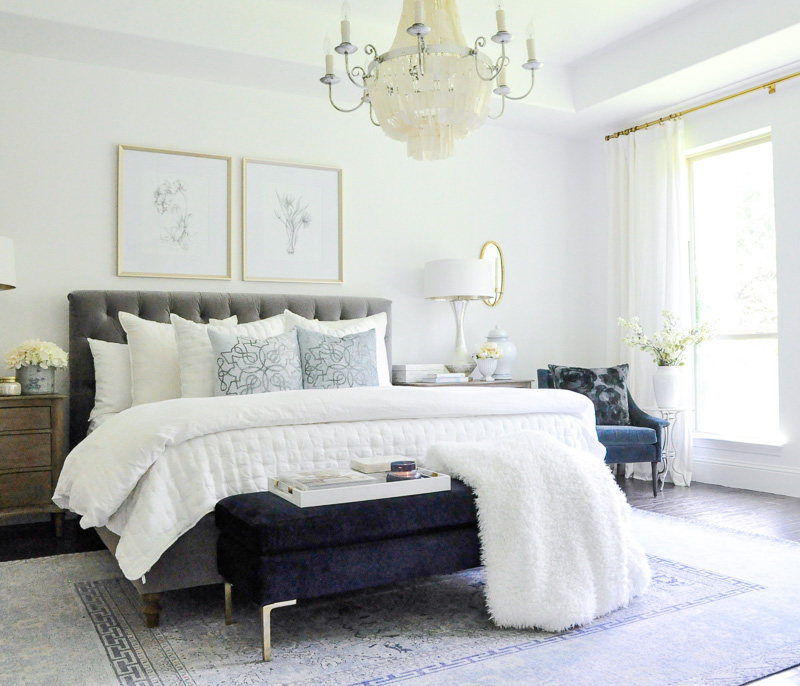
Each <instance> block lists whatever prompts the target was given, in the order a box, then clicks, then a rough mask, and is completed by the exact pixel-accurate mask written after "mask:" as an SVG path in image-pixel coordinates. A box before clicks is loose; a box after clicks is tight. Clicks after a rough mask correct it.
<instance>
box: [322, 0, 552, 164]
mask: <svg viewBox="0 0 800 686" xmlns="http://www.w3.org/2000/svg"><path fill="white" fill-rule="evenodd" d="M496 17H497V33H495V34H494V35H493V36H492V40H493V41H494V42H495V43H497V44H498V45H499V46H500V50H501V55H500V57H498V58H497V60H495V61H492V60H491V59H490V58H489V56H488V55H486V54H485V53H483V52H481V50H480V49H481V48H483V47H484V46H485V45H486V38H484V37H483V36H480V37H479V38H477V39H476V40H475V43H474V46H473V47H469V46H468V45H467V41H466V39H465V38H464V33H463V31H462V29H461V18H460V16H459V13H458V6H457V5H456V0H404V2H403V10H402V13H401V15H400V24H399V26H398V28H397V35H396V36H395V39H394V43H393V44H392V48H391V50H389V51H388V52H385V53H383V54H379V53H378V51H377V49H376V48H375V46H373V45H371V44H368V45H366V46H365V47H364V52H365V53H366V54H367V55H368V56H369V57H371V58H372V60H371V62H370V63H369V65H368V66H367V67H366V68H363V67H359V66H354V67H351V66H350V56H351V55H352V54H354V53H355V52H356V51H357V50H358V48H357V47H356V46H355V45H353V44H352V43H351V42H350V41H351V26H350V4H349V3H348V2H345V3H344V5H342V22H341V30H342V42H341V43H340V44H339V45H337V46H336V47H335V48H333V49H334V50H335V51H336V52H337V53H338V54H340V55H343V56H344V67H345V72H346V74H347V78H348V80H349V81H350V82H351V83H353V85H355V86H356V87H358V88H359V89H361V91H362V94H361V101H360V102H359V103H358V105H356V106H355V107H352V108H350V109H346V108H341V107H339V106H337V105H336V103H335V102H334V101H333V86H334V85H335V84H337V83H339V81H340V79H339V78H338V77H337V76H336V75H335V74H334V67H333V53H332V52H331V49H330V44H329V41H328V40H327V39H326V46H325V76H323V77H322V78H321V79H320V81H321V82H322V83H323V84H325V85H327V86H328V98H329V99H330V102H331V105H333V107H334V108H335V109H337V110H338V111H339V112H354V111H355V110H357V109H359V108H360V107H362V106H363V105H364V104H369V110H370V120H371V121H372V123H373V124H374V125H375V126H379V127H381V128H382V129H383V131H384V133H385V134H386V135H387V136H389V138H392V139H394V140H398V141H403V142H405V143H406V144H407V146H408V156H409V157H412V158H414V159H415V160H443V159H447V158H448V157H452V156H453V155H454V154H455V143H454V141H455V140H456V139H461V138H466V137H467V136H468V135H469V134H470V133H472V132H473V131H475V130H476V129H478V128H480V127H481V126H482V125H483V124H484V123H485V122H486V119H487V118H491V119H498V118H499V117H501V116H502V115H503V113H504V112H505V105H506V100H522V99H523V98H526V97H528V95H530V94H531V92H532V91H533V86H534V81H535V76H534V75H535V72H536V70H537V69H539V68H540V67H541V66H542V63H541V62H539V60H537V59H536V43H535V41H534V38H533V22H531V23H529V24H528V31H527V42H526V45H527V50H528V60H527V61H526V62H525V63H524V64H523V65H522V68H523V69H525V70H527V71H529V72H530V74H531V85H530V88H528V91H527V92H526V93H525V94H523V95H519V96H512V95H511V88H510V87H509V85H508V72H507V68H508V67H509V66H510V64H511V59H510V58H509V57H508V55H507V54H506V45H507V44H508V43H510V42H511V41H512V39H513V36H512V35H511V34H510V33H509V32H508V29H507V24H506V12H505V10H504V9H503V6H502V2H501V1H500V0H498V1H497V13H496ZM492 84H495V87H494V88H492ZM492 92H494V93H495V94H497V95H499V96H500V98H501V108H500V112H499V114H497V115H496V116H492V115H489V101H490V100H491V95H492Z"/></svg>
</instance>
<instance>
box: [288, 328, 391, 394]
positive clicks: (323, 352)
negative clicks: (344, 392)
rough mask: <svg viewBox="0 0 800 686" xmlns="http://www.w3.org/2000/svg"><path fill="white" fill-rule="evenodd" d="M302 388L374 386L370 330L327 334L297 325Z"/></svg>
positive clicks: (375, 374)
mask: <svg viewBox="0 0 800 686" xmlns="http://www.w3.org/2000/svg"><path fill="white" fill-rule="evenodd" d="M296 331H297V339H298V341H299V343H300V363H301V366H302V370H303V388H357V387H359V386H377V385H378V359H377V355H376V351H375V348H376V345H375V340H376V339H375V331H374V330H373V329H371V330H369V331H364V332H362V333H353V334H349V335H347V336H342V337H341V338H340V337H339V336H328V335H326V334H323V333H317V332H316V331H308V330H306V329H301V328H298V329H296Z"/></svg>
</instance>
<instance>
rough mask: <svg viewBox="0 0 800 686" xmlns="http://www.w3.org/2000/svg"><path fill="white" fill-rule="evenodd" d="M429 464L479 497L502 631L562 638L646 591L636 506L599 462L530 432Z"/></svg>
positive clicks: (456, 449)
mask: <svg viewBox="0 0 800 686" xmlns="http://www.w3.org/2000/svg"><path fill="white" fill-rule="evenodd" d="M425 462H426V466H427V467H429V468H431V469H435V470H439V471H442V472H445V473H447V474H450V475H452V476H456V477H458V478H459V479H461V480H462V481H464V482H465V483H466V484H468V485H469V486H471V487H472V488H473V490H474V491H475V494H476V496H477V498H476V500H477V506H478V528H479V532H480V537H481V549H482V552H481V555H482V559H483V564H484V565H485V575H486V602H487V605H488V608H489V613H490V615H491V617H492V619H493V620H494V622H495V623H496V624H497V625H498V626H502V627H514V628H532V627H536V628H540V629H545V630H547V631H563V630H565V629H569V628H571V627H574V626H578V625H581V624H586V623H587V622H590V621H591V620H593V619H595V618H597V617H600V616H602V615H605V614H607V613H609V612H612V611H614V610H616V609H618V608H621V607H626V606H627V605H628V604H629V603H630V601H631V599H632V598H633V597H634V596H636V595H640V594H641V593H643V592H644V591H645V589H646V588H647V587H648V586H649V584H650V567H649V565H648V563H647V558H646V557H645V554H644V551H643V550H642V548H641V546H640V545H639V543H638V541H636V540H635V539H634V537H633V535H632V533H631V528H630V506H629V505H628V503H627V501H626V499H625V496H624V494H623V493H622V491H620V490H619V488H618V487H617V485H616V483H615V482H614V478H613V476H612V475H611V472H610V470H609V469H608V467H607V466H606V465H605V464H604V463H603V461H602V460H601V459H599V458H597V457H595V456H593V455H590V454H589V453H584V452H582V451H580V450H575V449H574V448H570V447H568V446H566V445H564V444H563V443H561V442H559V441H557V440H556V439H555V438H553V437H552V436H549V435H548V434H546V433H542V432H538V431H528V432H524V433H519V434H514V435H512V436H507V437H505V438H502V439H499V440H494V441H485V442H480V443H440V444H438V445H435V446H433V447H432V448H431V449H430V450H429V451H428V455H427V458H426V461H425Z"/></svg>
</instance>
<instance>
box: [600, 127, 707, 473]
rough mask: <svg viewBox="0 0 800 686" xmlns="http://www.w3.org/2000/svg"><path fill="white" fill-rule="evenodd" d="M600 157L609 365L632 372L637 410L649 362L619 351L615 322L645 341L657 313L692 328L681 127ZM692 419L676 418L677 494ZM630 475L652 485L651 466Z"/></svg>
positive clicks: (686, 383) (687, 403)
mask: <svg viewBox="0 0 800 686" xmlns="http://www.w3.org/2000/svg"><path fill="white" fill-rule="evenodd" d="M606 153H607V155H606V158H607V163H608V179H609V192H610V219H611V232H610V239H611V240H610V244H609V251H610V256H611V259H610V276H609V284H610V287H609V288H610V293H609V295H610V297H609V313H608V322H609V338H608V350H609V354H610V360H613V359H615V358H620V359H621V360H622V361H625V362H628V363H629V364H630V376H629V384H630V389H631V395H632V396H633V398H634V400H635V401H636V403H637V404H638V405H639V406H640V407H653V406H655V397H654V395H653V374H654V372H655V368H656V366H655V362H653V360H652V358H651V357H650V355H649V354H647V353H643V352H641V351H639V350H633V349H631V348H628V347H627V346H625V345H624V344H623V343H621V340H620V339H621V338H622V336H623V335H624V332H623V331H622V329H621V328H620V327H619V326H617V317H623V318H625V319H630V318H631V317H635V316H638V317H639V319H640V321H641V323H642V326H643V327H644V330H645V333H646V334H648V335H650V336H652V334H653V333H654V332H655V331H657V330H659V329H661V327H662V325H663V322H662V317H661V313H662V311H663V310H670V311H671V312H673V313H675V314H676V315H677V316H678V317H679V318H680V320H681V324H683V325H689V324H690V323H691V322H692V310H691V296H690V291H691V287H690V270H689V269H690V266H689V229H688V215H687V211H686V162H685V158H684V147H683V122H682V121H680V120H673V121H668V122H665V123H664V124H663V125H659V126H653V127H651V128H649V129H646V130H642V131H637V132H635V133H632V134H630V135H628V136H620V137H619V138H613V139H611V140H610V141H608V142H607V144H606ZM689 357H691V355H689ZM681 369H682V372H683V373H682V379H681V382H682V398H681V405H682V406H684V407H691V402H692V395H693V393H692V374H691V359H689V360H687V365H686V366H685V367H682V368H681ZM654 414H656V413H654ZM656 416H658V415H657V414H656ZM692 417H693V415H692V413H691V412H684V413H682V414H681V415H679V416H678V420H677V421H676V425H675V427H673V440H674V445H675V449H676V450H677V457H676V459H675V461H674V463H673V465H672V469H673V471H672V480H673V482H674V483H675V484H677V485H679V486H688V485H689V484H690V483H691V480H692V455H691V427H692V425H693V420H692ZM631 473H632V474H633V475H634V476H636V477H640V478H650V476H651V475H650V465H649V464H648V465H635V467H634V468H629V472H628V474H629V475H630V474H631Z"/></svg>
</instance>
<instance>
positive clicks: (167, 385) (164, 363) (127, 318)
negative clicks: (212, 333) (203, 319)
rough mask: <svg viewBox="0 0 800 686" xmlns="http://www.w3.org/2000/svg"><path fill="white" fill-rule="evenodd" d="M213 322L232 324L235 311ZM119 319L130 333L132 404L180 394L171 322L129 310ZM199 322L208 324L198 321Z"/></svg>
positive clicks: (179, 380)
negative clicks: (147, 317)
mask: <svg viewBox="0 0 800 686" xmlns="http://www.w3.org/2000/svg"><path fill="white" fill-rule="evenodd" d="M211 321H212V322H214V323H215V324H218V325H222V326H233V325H235V324H236V322H237V321H238V318H237V317H236V316H235V315H234V316H233V317H228V318H227V319H222V320H216V319H212V320H211ZM119 323H120V324H122V328H123V329H125V333H126V334H128V347H129V348H130V357H131V363H130V364H131V399H132V403H131V404H132V405H133V406H135V405H144V404H146V403H156V402H159V401H160V400H171V399H173V398H180V397H181V374H180V366H179V364H178V345H177V343H176V342H175V333H174V329H173V327H172V324H162V323H161V322H151V321H149V320H147V319H141V318H140V317H137V316H136V315H134V314H130V313H129V312H120V313H119ZM198 326H205V325H203V324H198Z"/></svg>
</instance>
